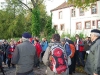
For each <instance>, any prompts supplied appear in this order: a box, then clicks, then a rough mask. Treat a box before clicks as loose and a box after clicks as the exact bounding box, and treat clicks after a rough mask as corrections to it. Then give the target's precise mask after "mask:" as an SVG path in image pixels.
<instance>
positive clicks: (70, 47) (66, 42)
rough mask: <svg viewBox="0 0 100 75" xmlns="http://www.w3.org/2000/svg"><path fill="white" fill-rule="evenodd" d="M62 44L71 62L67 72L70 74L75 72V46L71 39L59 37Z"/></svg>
mask: <svg viewBox="0 0 100 75" xmlns="http://www.w3.org/2000/svg"><path fill="white" fill-rule="evenodd" d="M61 43H62V45H63V46H64V47H65V50H66V53H67V55H68V57H69V58H70V59H71V64H70V65H69V74H70V75H72V73H73V72H75V65H76V64H75V60H74V58H75V46H74V43H73V41H71V40H70V39H69V38H62V39H61Z"/></svg>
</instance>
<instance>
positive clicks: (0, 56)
mask: <svg viewBox="0 0 100 75" xmlns="http://www.w3.org/2000/svg"><path fill="white" fill-rule="evenodd" d="M2 56H3V47H2V43H1V42H0V69H1V72H2V73H3V75H5V73H4V70H3V67H2Z"/></svg>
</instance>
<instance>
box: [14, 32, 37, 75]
mask: <svg viewBox="0 0 100 75" xmlns="http://www.w3.org/2000/svg"><path fill="white" fill-rule="evenodd" d="M29 38H31V34H29V33H28V32H25V33H23V34H22V40H23V43H21V44H18V45H17V46H16V48H15V51H14V53H13V56H12V63H13V64H16V75H34V73H33V67H34V58H35V55H36V49H35V47H34V46H33V45H32V44H31V43H30V41H29Z"/></svg>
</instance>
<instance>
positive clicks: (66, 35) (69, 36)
mask: <svg viewBox="0 0 100 75" xmlns="http://www.w3.org/2000/svg"><path fill="white" fill-rule="evenodd" d="M75 35H76V34H74V35H70V34H69V33H63V34H62V35H61V38H65V37H68V38H70V39H71V40H72V41H75V40H76V38H75ZM78 35H79V36H80V38H81V39H82V38H84V37H85V35H84V33H83V32H81V33H79V34H78Z"/></svg>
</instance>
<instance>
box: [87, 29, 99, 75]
mask: <svg viewBox="0 0 100 75" xmlns="http://www.w3.org/2000/svg"><path fill="white" fill-rule="evenodd" d="M91 41H92V44H91V47H90V49H89V50H90V52H89V55H88V57H87V61H86V64H85V71H86V73H87V74H89V75H100V30H98V29H93V30H91Z"/></svg>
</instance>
